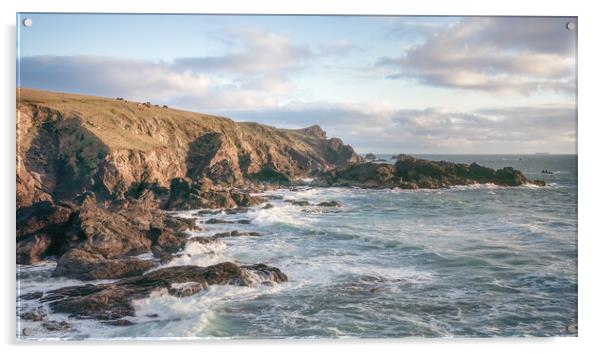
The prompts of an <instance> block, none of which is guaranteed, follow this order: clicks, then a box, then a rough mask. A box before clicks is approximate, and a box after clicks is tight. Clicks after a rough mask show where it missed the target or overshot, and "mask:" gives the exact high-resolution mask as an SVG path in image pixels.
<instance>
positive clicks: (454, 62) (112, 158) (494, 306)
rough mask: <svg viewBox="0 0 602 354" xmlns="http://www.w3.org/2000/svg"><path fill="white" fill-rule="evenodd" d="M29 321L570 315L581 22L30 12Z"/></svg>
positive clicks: (570, 331) (483, 320) (362, 320)
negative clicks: (578, 36)
mask: <svg viewBox="0 0 602 354" xmlns="http://www.w3.org/2000/svg"><path fill="white" fill-rule="evenodd" d="M16 27H17V46H18V48H17V63H16V64H17V88H16V89H17V108H16V114H17V127H16V129H17V146H16V156H17V161H16V164H17V175H16V192H17V193H16V208H17V214H16V259H17V274H16V277H17V299H16V300H17V303H16V316H17V317H16V318H17V333H16V335H17V338H18V339H19V340H45V339H71V340H90V339H181V338H187V339H207V338H213V339H240V338H242V339H276V338H285V339H299V338H301V339H316V338H406V337H517V336H518V337H523V336H524V337H531V336H537V337H553V336H576V335H577V140H576V136H577V126H576V122H577V99H576V98H577V89H576V83H577V68H576V65H577V60H576V59H577V30H578V27H577V18H576V17H447V16H441V17H437V16H355V15H354V16H329V15H324V16H314V15H312V16H300V15H295V16H293V15H201V14H179V15H175V14H164V15H159V14H156V15H155V14H92V13H89V14H86V13H79V14H76V13H73V14H61V13H19V14H17V22H16Z"/></svg>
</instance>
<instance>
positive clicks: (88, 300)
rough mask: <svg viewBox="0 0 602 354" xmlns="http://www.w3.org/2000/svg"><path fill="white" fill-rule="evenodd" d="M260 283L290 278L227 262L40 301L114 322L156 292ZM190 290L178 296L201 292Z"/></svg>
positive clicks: (56, 293)
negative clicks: (134, 301) (136, 303)
mask: <svg viewBox="0 0 602 354" xmlns="http://www.w3.org/2000/svg"><path fill="white" fill-rule="evenodd" d="M258 281H259V282H274V283H280V282H285V281H287V277H286V275H285V274H284V273H282V272H281V271H280V270H279V269H278V268H274V267H270V266H267V265H265V264H256V265H249V266H239V265H237V264H235V263H231V262H225V263H220V264H216V265H212V266H208V267H198V266H178V267H169V268H161V269H158V270H155V271H151V272H149V273H146V274H144V275H142V276H137V277H131V278H126V279H122V280H119V281H116V282H113V283H108V284H98V285H92V284H87V285H83V286H70V287H65V288H60V289H56V290H51V291H49V292H47V293H46V294H45V295H44V297H43V298H42V299H41V301H42V302H44V303H48V305H49V306H50V309H51V310H53V311H55V312H59V313H67V314H70V315H72V316H74V317H76V318H93V319H98V320H115V319H120V318H122V317H125V316H135V310H134V307H133V305H132V300H135V299H142V298H145V297H148V296H149V295H150V293H152V292H153V291H157V290H161V289H165V290H167V291H168V293H169V289H172V292H174V291H176V290H177V289H178V288H182V285H181V284H188V283H197V284H199V286H198V287H199V288H200V287H206V286H210V285H237V286H249V285H252V284H254V283H256V282H258ZM185 288H186V287H185ZM188 288H189V289H191V290H188V291H184V292H180V293H178V292H177V291H176V293H178V295H182V296H183V295H186V294H187V293H193V292H194V290H196V289H198V288H197V286H190V287H188ZM174 289H176V290H174ZM199 291H200V290H199Z"/></svg>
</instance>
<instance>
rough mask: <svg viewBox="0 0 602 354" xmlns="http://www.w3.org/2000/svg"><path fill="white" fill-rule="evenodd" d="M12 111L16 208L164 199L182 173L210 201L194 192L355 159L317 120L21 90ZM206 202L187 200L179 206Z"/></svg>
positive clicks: (284, 176) (308, 172) (286, 175)
mask: <svg viewBox="0 0 602 354" xmlns="http://www.w3.org/2000/svg"><path fill="white" fill-rule="evenodd" d="M82 104H85V105H86V107H88V108H87V109H86V110H84V111H82V110H81V105H82ZM144 106H145V105H144V104H142V106H141V107H144ZM17 114H18V115H19V120H18V124H19V132H20V136H19V144H18V145H19V146H18V150H17V207H18V208H20V207H25V206H29V205H31V204H33V203H35V202H39V201H44V200H46V201H50V200H53V199H54V200H70V199H72V198H73V197H74V196H76V195H78V194H81V193H82V192H84V191H94V192H95V193H96V194H97V199H98V200H99V201H109V202H110V201H113V200H115V199H123V198H124V197H125V196H132V197H134V198H138V197H139V196H140V195H141V194H142V193H144V192H145V191H150V192H152V193H153V194H155V195H156V196H157V197H158V199H159V200H163V197H164V194H165V192H166V190H167V189H168V188H169V187H170V182H171V181H172V180H173V179H174V178H181V179H183V178H188V179H189V180H190V183H191V184H194V185H197V186H198V192H199V193H200V194H199V196H200V197H201V198H202V199H211V198H207V197H206V196H202V195H201V194H202V193H207V192H210V191H213V190H215V189H216V187H217V186H218V185H220V184H222V185H227V186H242V185H243V184H244V183H245V180H246V179H249V178H253V177H255V178H256V179H259V180H261V179H267V180H275V181H276V182H277V183H280V181H290V180H293V179H296V178H297V177H306V176H309V175H311V174H314V173H316V172H320V171H325V170H328V169H330V168H332V167H333V166H342V165H345V164H347V163H352V162H357V161H359V157H358V156H357V155H356V154H355V152H354V151H353V148H352V147H350V146H349V145H345V144H344V143H343V142H342V141H341V140H340V139H337V138H332V139H327V138H326V133H325V132H324V131H323V130H322V129H321V128H320V127H318V126H312V127H308V128H305V129H297V130H291V129H278V128H274V127H270V126H266V125H261V124H257V123H250V122H245V123H241V122H234V121H232V120H230V119H227V118H222V117H216V116H210V115H203V114H198V113H191V112H184V111H180V110H171V109H167V108H164V109H161V114H160V115H157V112H155V110H154V109H153V108H152V107H151V108H149V109H134V110H132V107H131V106H130V105H128V104H124V103H123V101H116V100H115V99H113V98H111V99H102V98H98V97H85V96H81V95H69V94H59V93H52V92H47V91H37V90H31V89H23V88H20V89H19V102H18V104H17ZM108 115H110V116H111V117H113V118H112V119H106V117H107V116H108ZM167 199H169V196H165V201H164V202H167ZM192 199H193V200H194V199H195V198H192ZM161 203H163V202H161ZM184 204H186V203H184ZM209 204H211V202H210V201H209V202H208V201H202V200H201V201H191V202H190V205H189V206H188V208H189V209H192V208H194V207H195V206H196V205H198V206H202V205H209ZM221 205H222V206H221V207H225V206H224V203H221ZM172 207H173V208H177V207H176V206H174V205H172ZM170 209H171V208H170Z"/></svg>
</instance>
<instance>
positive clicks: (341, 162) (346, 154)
mask: <svg viewBox="0 0 602 354" xmlns="http://www.w3.org/2000/svg"><path fill="white" fill-rule="evenodd" d="M322 154H323V155H324V158H325V160H326V161H328V162H329V163H331V164H333V165H336V166H346V165H347V164H350V163H357V162H360V161H361V157H359V156H358V155H357V154H356V153H355V151H353V148H352V147H351V146H350V145H345V144H344V143H343V141H342V140H341V139H339V138H331V139H328V140H323V141H322Z"/></svg>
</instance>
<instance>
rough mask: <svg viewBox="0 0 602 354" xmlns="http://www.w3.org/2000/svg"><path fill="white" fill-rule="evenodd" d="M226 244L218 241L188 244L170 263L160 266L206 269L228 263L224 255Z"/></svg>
mask: <svg viewBox="0 0 602 354" xmlns="http://www.w3.org/2000/svg"><path fill="white" fill-rule="evenodd" d="M225 249H226V244H225V243H223V242H222V241H220V240H216V241H215V242H211V243H205V244H202V243H200V242H190V241H189V242H188V243H186V247H184V250H183V251H181V252H180V253H178V254H177V255H176V256H175V257H174V258H173V259H172V260H171V261H169V262H168V263H167V264H165V265H163V266H161V267H162V268H163V267H173V266H180V265H196V266H200V267H206V266H209V265H212V264H216V263H221V262H225V261H228V260H230V259H228V257H226V256H225V255H224V251H225Z"/></svg>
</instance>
